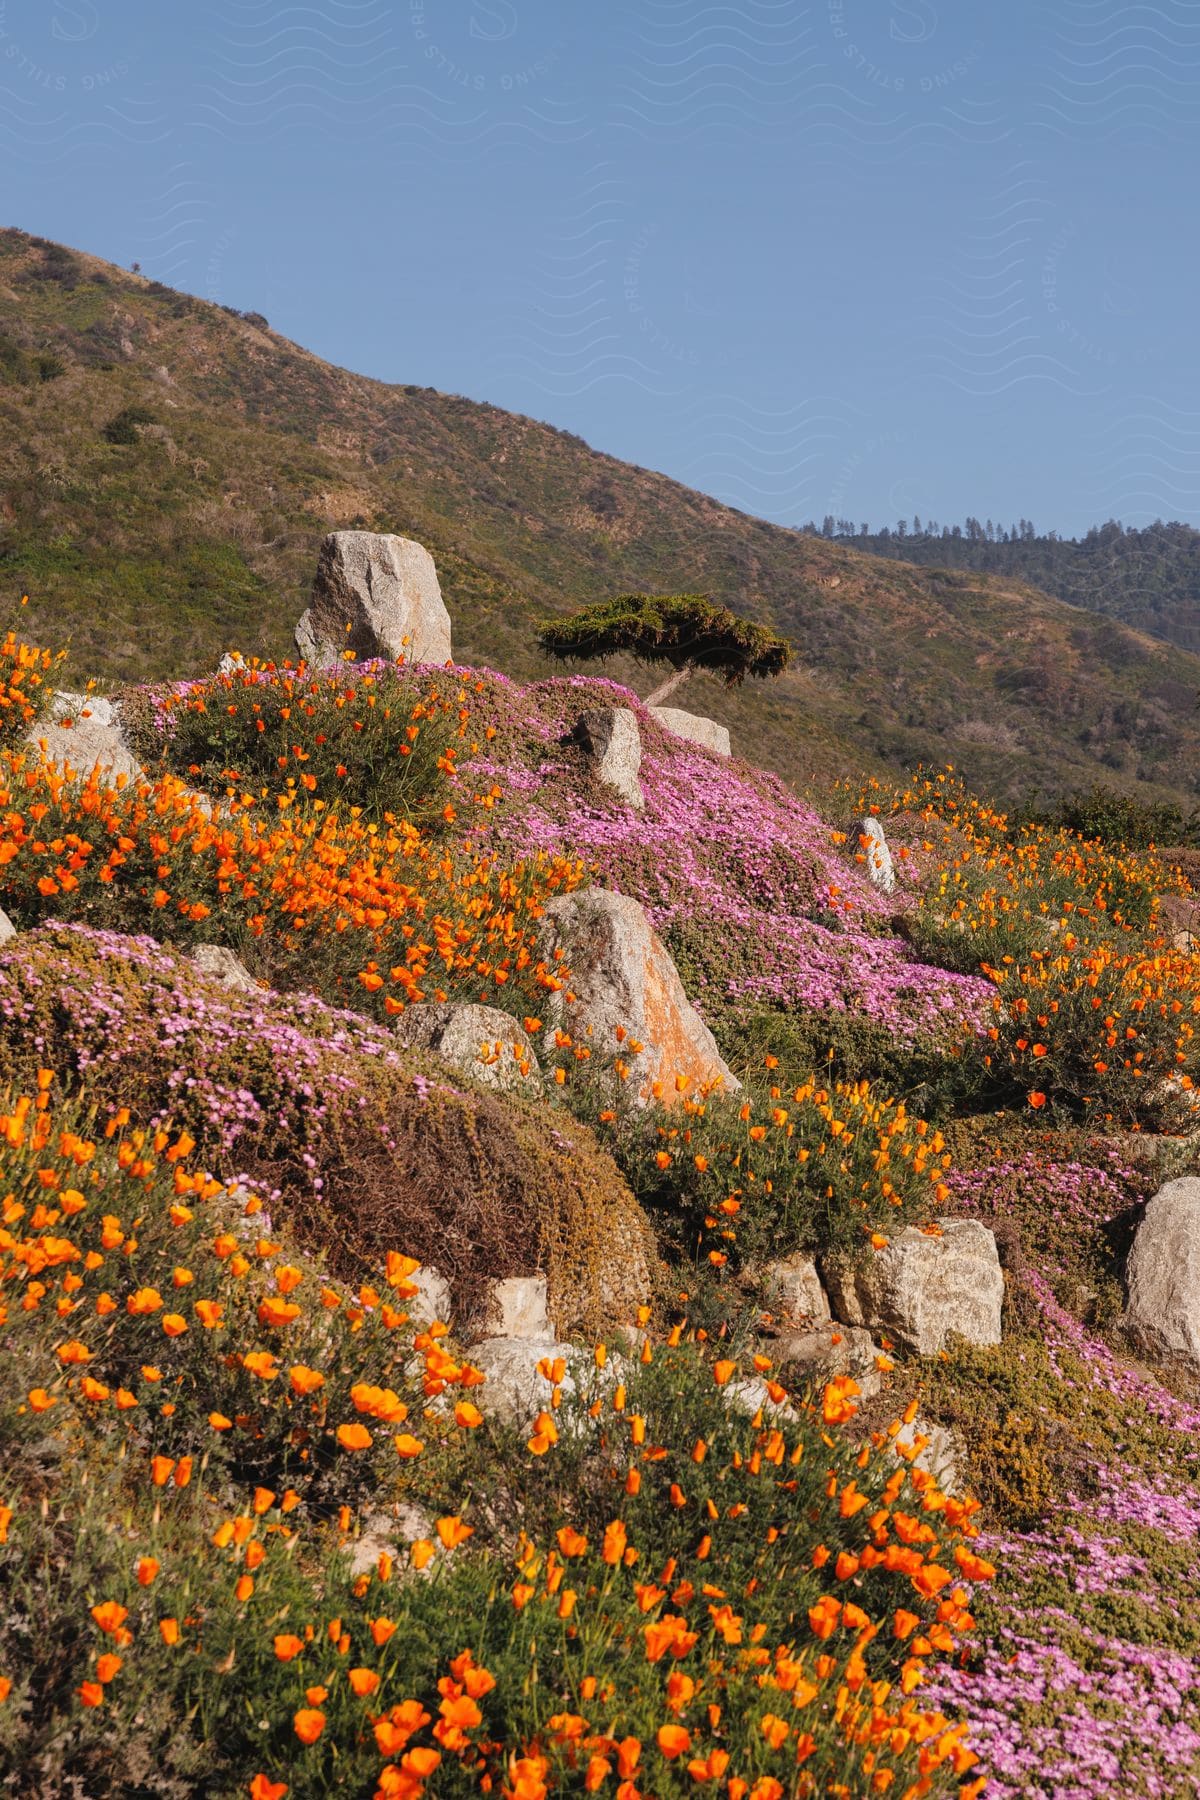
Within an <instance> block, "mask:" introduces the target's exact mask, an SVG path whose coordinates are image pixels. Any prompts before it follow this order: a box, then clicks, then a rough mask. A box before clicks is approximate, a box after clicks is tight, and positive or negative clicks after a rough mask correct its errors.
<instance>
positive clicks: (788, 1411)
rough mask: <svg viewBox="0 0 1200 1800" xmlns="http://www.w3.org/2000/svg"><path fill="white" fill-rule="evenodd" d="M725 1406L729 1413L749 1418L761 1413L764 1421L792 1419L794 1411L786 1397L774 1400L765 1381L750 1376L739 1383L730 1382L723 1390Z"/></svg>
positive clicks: (794, 1414)
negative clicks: (744, 1414)
mask: <svg viewBox="0 0 1200 1800" xmlns="http://www.w3.org/2000/svg"><path fill="white" fill-rule="evenodd" d="M723 1392H724V1396H725V1404H726V1406H728V1407H729V1408H730V1410H731V1411H736V1412H744V1413H747V1414H749V1416H750V1417H751V1418H753V1417H754V1415H755V1414H756V1413H759V1412H761V1413H762V1415H763V1417H764V1418H765V1419H771V1420H778V1419H794V1418H795V1417H796V1409H795V1407H794V1406H793V1405H792V1403H791V1401H790V1400H789V1399H788V1398H787V1397H786V1395H785V1397H784V1398H783V1399H782V1400H776V1399H775V1398H774V1397H773V1396H772V1395H771V1393H770V1392H769V1390H768V1388H767V1384H766V1382H765V1381H762V1380H760V1379H759V1378H758V1377H757V1376H754V1375H751V1376H747V1377H745V1379H743V1380H741V1381H731V1382H729V1384H728V1385H727V1386H726V1387H725V1389H724V1390H723Z"/></svg>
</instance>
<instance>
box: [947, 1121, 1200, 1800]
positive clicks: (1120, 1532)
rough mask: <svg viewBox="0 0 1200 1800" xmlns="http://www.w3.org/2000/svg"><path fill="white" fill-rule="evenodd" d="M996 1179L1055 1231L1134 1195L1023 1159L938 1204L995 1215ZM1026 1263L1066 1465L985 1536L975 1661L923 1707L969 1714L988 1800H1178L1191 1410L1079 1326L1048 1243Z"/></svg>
mask: <svg viewBox="0 0 1200 1800" xmlns="http://www.w3.org/2000/svg"><path fill="white" fill-rule="evenodd" d="M1014 1179H1015V1180H1016V1181H1017V1182H1018V1183H1023V1184H1024V1185H1025V1186H1026V1189H1027V1191H1028V1193H1029V1195H1030V1197H1031V1199H1032V1198H1033V1197H1034V1196H1036V1201H1037V1204H1038V1205H1039V1206H1040V1207H1041V1208H1042V1209H1043V1211H1044V1214H1045V1216H1047V1217H1048V1218H1052V1219H1053V1221H1054V1225H1053V1230H1054V1231H1056V1232H1059V1233H1061V1232H1062V1230H1063V1228H1064V1226H1065V1227H1068V1228H1073V1229H1074V1230H1076V1231H1079V1232H1083V1231H1086V1230H1087V1229H1089V1227H1090V1228H1091V1229H1093V1230H1096V1229H1099V1230H1103V1228H1104V1226H1105V1225H1108V1224H1109V1223H1110V1222H1111V1221H1112V1220H1113V1219H1114V1218H1117V1217H1119V1216H1120V1214H1121V1213H1123V1212H1127V1210H1128V1208H1129V1204H1130V1188H1131V1186H1134V1185H1136V1181H1137V1177H1136V1176H1135V1175H1134V1174H1133V1172H1132V1171H1130V1170H1129V1169H1128V1168H1125V1167H1123V1166H1122V1165H1121V1162H1120V1159H1119V1157H1117V1156H1115V1155H1114V1156H1113V1157H1112V1159H1111V1167H1110V1169H1108V1170H1105V1169H1103V1168H1089V1167H1085V1166H1082V1165H1081V1164H1078V1163H1059V1164H1057V1165H1056V1164H1048V1163H1046V1162H1042V1161H1038V1160H1037V1159H1036V1158H1035V1157H1034V1156H1033V1155H1029V1156H1026V1157H1024V1158H1021V1159H1019V1161H1018V1162H1016V1163H1007V1164H1003V1163H999V1164H997V1165H996V1166H995V1167H994V1168H992V1169H991V1170H987V1171H974V1172H972V1173H970V1174H968V1175H962V1176H956V1177H951V1179H950V1185H951V1186H952V1188H953V1189H954V1190H955V1200H954V1204H955V1205H956V1206H957V1207H958V1208H960V1209H962V1210H966V1211H971V1212H976V1213H977V1214H979V1215H980V1216H983V1217H985V1218H986V1217H987V1216H989V1214H990V1215H991V1216H997V1215H999V1214H1000V1213H1001V1212H1003V1211H1004V1209H1005V1208H1004V1200H1003V1198H1002V1197H1003V1196H1004V1195H1006V1194H1011V1192H1012V1187H1013V1182H1014ZM1143 1180H1144V1181H1145V1178H1143ZM1035 1183H1036V1187H1035ZM1154 1185H1155V1183H1154V1181H1153V1180H1152V1179H1151V1180H1149V1181H1148V1182H1146V1186H1148V1188H1149V1189H1150V1191H1153V1188H1154ZM1036 1249H1037V1252H1038V1254H1037V1261H1038V1263H1039V1264H1040V1265H1041V1266H1040V1268H1037V1269H1035V1268H1032V1267H1027V1268H1025V1269H1024V1270H1022V1273H1021V1281H1022V1284H1023V1287H1024V1290H1025V1295H1026V1304H1027V1307H1028V1308H1029V1315H1028V1316H1029V1324H1030V1326H1031V1327H1032V1328H1033V1330H1034V1331H1035V1332H1036V1333H1039V1334H1040V1336H1041V1339H1042V1342H1043V1343H1044V1345H1045V1351H1046V1358H1047V1362H1048V1365H1049V1369H1050V1372H1051V1380H1050V1381H1049V1382H1048V1383H1046V1384H1045V1386H1044V1388H1043V1390H1042V1392H1043V1405H1044V1406H1045V1408H1046V1411H1047V1413H1048V1414H1050V1415H1055V1414H1057V1415H1058V1418H1057V1421H1056V1422H1061V1424H1062V1425H1063V1426H1064V1427H1065V1428H1066V1429H1067V1430H1070V1431H1071V1432H1072V1442H1073V1449H1074V1451H1075V1453H1076V1454H1077V1457H1078V1468H1077V1472H1076V1475H1075V1478H1074V1480H1073V1481H1072V1483H1071V1485H1070V1486H1069V1487H1068V1489H1067V1490H1066V1491H1065V1492H1064V1493H1063V1494H1062V1495H1061V1497H1060V1499H1059V1501H1058V1503H1057V1504H1056V1505H1055V1506H1054V1507H1053V1508H1052V1509H1051V1511H1050V1513H1049V1514H1048V1516H1046V1517H1045V1518H1043V1519H1042V1520H1040V1521H1039V1522H1038V1523H1037V1524H1036V1526H1033V1527H1030V1528H1028V1529H1025V1530H1013V1529H1005V1530H996V1529H993V1530H992V1531H991V1532H990V1533H985V1535H984V1537H983V1539H982V1540H981V1542H982V1543H983V1545H984V1554H985V1555H987V1556H989V1557H990V1558H992V1559H993V1560H995V1561H996V1562H997V1563H998V1564H999V1566H1000V1567H1001V1568H1002V1569H1003V1571H1004V1575H1003V1578H1002V1581H1001V1582H1000V1584H999V1585H998V1587H997V1590H996V1592H995V1593H994V1595H993V1596H992V1597H991V1600H990V1603H989V1606H988V1610H987V1618H986V1620H985V1628H986V1630H987V1633H988V1637H989V1652H988V1654H987V1656H986V1658H984V1659H982V1661H981V1662H980V1663H979V1664H978V1665H977V1666H970V1667H968V1668H966V1669H955V1670H952V1671H949V1672H947V1673H944V1674H939V1677H938V1697H939V1701H940V1703H941V1704H942V1705H944V1706H947V1707H951V1706H954V1705H959V1706H962V1707H964V1708H966V1709H967V1710H969V1712H970V1715H971V1718H972V1720H973V1721H974V1724H975V1739H974V1742H975V1746H976V1748H977V1749H978V1750H979V1751H980V1752H981V1755H982V1757H983V1760H984V1763H985V1766H986V1767H987V1768H988V1771H989V1774H990V1777H991V1779H990V1781H989V1785H988V1789H987V1792H988V1793H989V1794H990V1795H993V1796H994V1797H995V1800H1016V1797H1017V1796H1030V1797H1031V1800H1101V1796H1108V1795H1111V1794H1113V1793H1115V1792H1118V1791H1119V1792H1120V1793H1122V1794H1124V1795H1129V1796H1135V1795H1136V1796H1139V1797H1140V1796H1145V1797H1146V1800H1183V1797H1184V1796H1191V1795H1195V1794H1197V1793H1200V1629H1198V1624H1200V1407H1198V1406H1197V1405H1195V1404H1192V1403H1191V1402H1190V1401H1189V1400H1188V1399H1187V1398H1181V1397H1180V1396H1179V1395H1177V1394H1175V1393H1172V1392H1171V1391H1169V1389H1168V1388H1167V1387H1165V1386H1164V1385H1163V1384H1162V1382H1161V1381H1159V1380H1158V1379H1157V1378H1156V1377H1155V1376H1154V1374H1153V1373H1152V1372H1151V1371H1149V1370H1147V1369H1146V1368H1144V1367H1141V1366H1139V1365H1137V1364H1135V1363H1132V1362H1131V1361H1129V1360H1128V1359H1127V1358H1125V1357H1123V1356H1120V1355H1118V1354H1116V1353H1115V1352H1114V1350H1113V1348H1112V1347H1111V1345H1110V1343H1109V1342H1107V1341H1106V1338H1105V1336H1104V1335H1102V1334H1101V1332H1100V1331H1099V1330H1098V1329H1093V1328H1089V1327H1087V1326H1085V1325H1083V1324H1081V1323H1080V1320H1079V1319H1078V1318H1077V1317H1076V1316H1075V1315H1074V1313H1072V1312H1070V1311H1068V1310H1067V1308H1066V1307H1065V1306H1064V1305H1062V1304H1061V1303H1060V1301H1059V1299H1058V1298H1056V1294H1055V1286H1056V1284H1057V1283H1058V1280H1059V1278H1060V1277H1061V1276H1062V1274H1063V1270H1062V1267H1061V1264H1060V1263H1059V1260H1058V1258H1057V1257H1056V1255H1055V1252H1054V1248H1053V1245H1052V1244H1050V1243H1045V1242H1043V1243H1042V1244H1041V1245H1040V1246H1037V1247H1036Z"/></svg>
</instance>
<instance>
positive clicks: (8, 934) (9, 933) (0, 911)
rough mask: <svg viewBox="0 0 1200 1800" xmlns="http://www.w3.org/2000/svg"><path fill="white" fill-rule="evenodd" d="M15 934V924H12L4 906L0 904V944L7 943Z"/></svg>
mask: <svg viewBox="0 0 1200 1800" xmlns="http://www.w3.org/2000/svg"><path fill="white" fill-rule="evenodd" d="M16 935H17V928H16V926H15V925H14V924H13V922H12V920H11V919H10V918H9V916H8V914H7V913H6V912H5V910H4V908H3V907H2V906H0V944H7V943H8V942H10V940H11V939H12V938H15V937H16Z"/></svg>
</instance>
